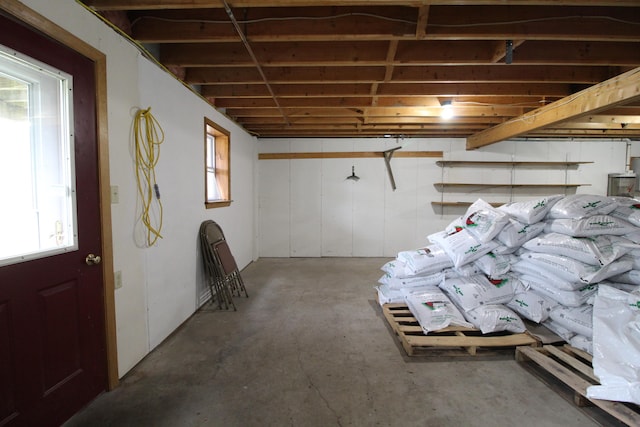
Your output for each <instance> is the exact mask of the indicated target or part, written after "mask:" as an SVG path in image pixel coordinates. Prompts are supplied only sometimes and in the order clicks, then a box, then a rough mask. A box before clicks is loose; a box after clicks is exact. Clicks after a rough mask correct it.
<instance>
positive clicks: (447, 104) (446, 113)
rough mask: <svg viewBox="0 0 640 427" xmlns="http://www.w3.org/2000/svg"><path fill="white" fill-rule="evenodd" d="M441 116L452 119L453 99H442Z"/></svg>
mask: <svg viewBox="0 0 640 427" xmlns="http://www.w3.org/2000/svg"><path fill="white" fill-rule="evenodd" d="M440 117H442V118H443V119H450V118H452V117H453V105H451V101H442V111H441V112H440Z"/></svg>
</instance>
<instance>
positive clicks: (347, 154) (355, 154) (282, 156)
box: [258, 151, 442, 160]
mask: <svg viewBox="0 0 640 427" xmlns="http://www.w3.org/2000/svg"><path fill="white" fill-rule="evenodd" d="M393 156H394V157H412V158H416V157H442V151H396V152H395V154H394V155H393ZM374 157H384V152H382V151H344V152H343V151H325V152H318V153H260V154H258V159H259V160H293V159H360V158H374Z"/></svg>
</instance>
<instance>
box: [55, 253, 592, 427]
mask: <svg viewBox="0 0 640 427" xmlns="http://www.w3.org/2000/svg"><path fill="white" fill-rule="evenodd" d="M386 261H387V259H382V258H315V259H301V258H294V259H261V260H259V261H257V262H255V263H253V264H251V265H249V266H248V267H247V268H246V269H245V270H244V271H243V272H242V275H243V278H244V281H245V284H246V287H247V290H248V291H249V295H250V297H249V298H248V299H244V298H236V303H237V306H238V311H237V312H232V311H220V310H217V309H215V308H214V307H212V306H211V305H209V304H207V305H205V306H204V307H203V309H202V310H200V311H198V312H197V313H196V314H195V315H194V316H193V317H192V318H191V319H189V320H188V321H187V322H186V323H185V325H184V326H183V327H181V328H180V329H179V330H178V331H177V332H176V333H175V334H173V335H172V336H171V337H169V338H168V339H167V340H166V341H165V342H164V343H163V344H162V345H160V346H159V347H158V348H157V349H156V350H155V351H153V352H152V353H151V354H150V355H149V356H148V357H146V358H145V359H144V360H143V361H142V362H141V363H140V364H139V365H138V366H136V367H135V368H134V369H133V370H132V371H131V372H129V373H128V374H127V375H126V376H125V377H124V378H123V379H122V381H121V385H120V387H119V388H117V389H116V390H114V391H112V392H109V393H105V394H103V395H101V396H99V397H98V398H97V399H96V400H95V401H94V402H93V403H92V404H91V405H89V407H87V408H86V409H84V410H83V411H82V412H80V413H78V414H76V416H74V417H73V418H72V419H71V420H69V421H68V422H67V423H66V424H65V427H75V426H92V427H95V426H118V427H124V426H136V427H138V426H158V427H159V426H171V427H177V426H179V427H182V426H225V427H226V426H402V427H409V426H421V427H424V426H430V427H437V426H492V427H499V426H509V427H516V426H517V427H524V426H536V427H540V426H563V427H571V426H580V427H588V426H595V425H600V424H598V423H596V422H595V421H593V420H592V419H591V418H590V417H588V416H587V415H585V414H584V413H583V412H582V411H581V410H580V409H578V408H577V407H575V406H574V405H573V404H572V403H569V402H567V401H565V400H564V399H562V398H561V397H559V395H558V394H557V393H555V392H554V391H552V390H551V389H550V388H549V387H548V386H546V385H545V384H544V383H542V382H541V381H540V380H539V379H538V378H536V377H535V376H534V375H532V374H531V373H530V372H528V371H527V370H525V369H523V368H522V366H520V365H518V364H517V363H516V362H515V361H514V360H513V355H511V356H509V355H507V356H505V357H497V358H496V357H494V358H492V359H486V358H471V357H468V358H464V359H459V358H447V359H442V358H440V359H435V360H434V359H433V358H425V357H421V358H416V357H413V358H409V357H407V356H406V354H405V353H404V351H403V350H402V348H401V347H400V346H399V345H398V340H397V339H396V337H395V336H394V335H392V333H391V331H390V329H389V327H388V326H387V325H386V321H385V320H384V318H383V317H382V313H381V310H380V307H379V306H378V305H377V303H376V302H375V292H374V289H373V287H374V286H375V285H376V281H377V279H378V278H379V277H380V276H381V274H382V273H381V271H380V270H379V268H380V266H382V265H383V264H384V262H386Z"/></svg>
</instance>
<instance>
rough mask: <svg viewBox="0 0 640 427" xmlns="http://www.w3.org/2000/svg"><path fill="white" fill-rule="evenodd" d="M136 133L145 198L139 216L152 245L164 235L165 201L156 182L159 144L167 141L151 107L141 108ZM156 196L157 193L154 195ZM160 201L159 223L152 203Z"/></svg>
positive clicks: (141, 191) (138, 173)
mask: <svg viewBox="0 0 640 427" xmlns="http://www.w3.org/2000/svg"><path fill="white" fill-rule="evenodd" d="M133 132H134V137H135V161H136V178H137V181H138V193H139V194H140V198H141V200H142V214H141V218H140V220H141V221H142V223H143V224H144V225H145V227H146V228H147V233H146V244H147V246H153V245H154V244H155V243H156V241H157V240H158V238H162V235H161V234H160V231H161V230H162V202H161V201H160V189H159V188H158V184H157V183H156V171H155V166H156V165H157V164H158V160H159V159H160V144H162V143H163V142H164V131H163V130H162V127H161V126H160V123H158V121H157V120H156V118H155V117H153V115H152V114H151V107H149V108H147V109H146V110H138V111H137V113H136V116H135V120H134V122H133ZM154 196H155V197H154ZM154 200H155V203H156V205H157V216H155V220H156V221H155V222H156V223H157V224H156V225H154V224H153V218H152V215H151V209H152V205H153V203H154Z"/></svg>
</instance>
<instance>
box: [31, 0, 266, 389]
mask: <svg viewBox="0 0 640 427" xmlns="http://www.w3.org/2000/svg"><path fill="white" fill-rule="evenodd" d="M23 3H24V4H25V5H26V6H27V7H30V8H31V9H33V10H35V11H36V12H38V13H40V14H42V15H44V16H45V17H47V18H48V19H50V20H51V21H53V22H55V23H56V24H58V25H60V26H61V27H63V28H64V29H66V30H67V31H69V32H70V33H72V34H74V35H76V36H77V37H79V38H81V39H83V40H84V41H86V42H87V43H89V44H90V45H92V46H94V47H96V48H97V49H99V50H100V51H102V52H103V53H105V55H106V57H107V103H108V126H109V129H108V132H109V160H110V176H111V185H117V186H118V187H119V199H120V200H119V203H118V204H114V205H112V225H113V249H114V267H115V270H116V271H121V272H122V281H123V286H122V288H120V289H117V290H116V294H115V299H116V322H117V344H118V365H119V373H120V375H121V376H122V375H124V374H125V373H126V372H127V371H128V370H129V369H131V368H132V367H133V366H134V365H135V364H136V363H138V362H139V361H140V360H141V359H142V358H143V357H144V356H145V355H146V354H148V353H149V351H151V350H152V349H153V348H154V347H155V346H157V345H158V344H159V343H160V342H161V341H162V340H163V339H165V338H166V337H167V336H168V335H169V334H170V333H171V332H172V331H174V330H175V329H176V328H177V327H178V326H179V325H180V324H181V323H182V322H184V321H185V320H186V319H187V318H188V317H189V316H190V315H191V314H192V313H194V312H195V310H196V309H197V308H198V304H199V301H200V298H201V295H202V293H203V292H206V291H207V287H206V284H205V281H204V278H203V272H202V264H201V262H200V258H199V257H200V252H199V250H198V240H197V238H198V236H197V234H198V228H199V225H200V223H201V222H202V221H203V220H205V219H213V220H215V221H216V222H218V223H219V224H220V225H221V226H222V228H223V230H224V232H225V235H226V237H227V240H228V241H229V245H230V247H231V249H232V252H233V254H234V257H235V258H236V262H237V263H238V265H239V266H240V267H244V266H246V265H247V264H248V263H250V262H251V261H252V260H253V259H254V257H255V255H256V254H257V249H256V245H255V244H254V242H255V237H256V234H257V233H256V230H255V224H256V218H255V212H256V207H255V204H256V203H255V201H256V200H257V196H256V194H257V191H256V189H255V187H254V186H255V183H256V182H257V179H256V177H254V173H255V170H256V166H255V162H256V161H255V158H256V152H257V151H256V150H257V148H256V140H255V138H254V137H252V136H250V135H249V134H247V133H246V132H245V131H244V130H243V129H241V128H240V127H239V126H237V125H236V124H234V123H233V122H232V121H231V120H229V119H228V118H227V117H225V116H223V115H222V114H220V113H219V112H217V111H216V110H215V109H213V108H212V107H211V106H209V105H208V104H207V103H206V102H205V101H204V100H203V99H201V98H200V97H198V96H197V95H195V94H193V93H192V92H191V91H190V90H189V89H188V88H186V87H185V86H183V85H182V84H181V83H180V82H178V81H177V80H175V79H174V78H173V77H171V76H170V75H169V74H167V73H166V72H165V71H163V70H161V69H160V68H159V67H158V66H156V65H155V64H153V63H152V62H150V61H149V60H147V59H146V58H144V57H143V56H142V55H141V54H140V52H139V51H138V50H137V49H136V48H135V47H134V46H133V44H131V43H130V42H129V41H127V40H125V39H124V38H122V37H121V36H120V35H118V34H117V33H116V32H115V31H114V30H112V29H111V28H109V27H108V26H107V25H106V24H104V23H102V22H101V21H100V20H99V19H98V18H96V17H95V16H93V15H92V14H91V13H90V12H89V11H87V10H85V9H84V8H83V7H82V6H80V5H78V4H77V3H75V2H73V1H64V2H62V1H49V0H24V1H23ZM148 107H151V112H152V114H153V115H154V116H155V117H156V119H157V120H158V122H159V123H160V125H161V126H162V129H163V130H164V132H165V135H166V137H165V142H164V143H163V144H162V145H161V151H160V159H159V162H158V165H157V168H156V172H157V180H158V183H159V185H160V193H161V199H162V201H163V205H164V222H163V228H162V235H163V238H162V239H161V240H160V241H159V242H158V243H157V245H156V246H154V247H152V248H144V247H141V246H140V244H139V241H138V240H139V239H136V238H135V237H134V234H135V233H134V228H135V227H134V226H135V223H136V221H137V219H136V212H137V206H138V205H137V203H138V202H137V192H136V191H137V190H136V180H135V174H134V164H133V156H132V137H131V129H132V123H133V118H134V115H135V112H136V111H137V110H138V109H139V108H143V109H144V108H148ZM205 116H206V117H208V118H210V119H211V120H213V121H214V122H215V123H217V124H219V125H220V126H222V127H223V128H225V129H227V130H229V131H230V132H231V174H232V176H231V186H232V188H231V195H232V198H233V203H232V205H231V206H230V207H228V208H219V209H209V210H207V209H205V207H204V159H203V154H204V117H205Z"/></svg>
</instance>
